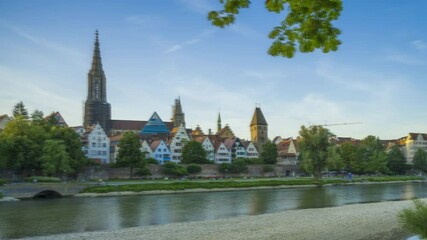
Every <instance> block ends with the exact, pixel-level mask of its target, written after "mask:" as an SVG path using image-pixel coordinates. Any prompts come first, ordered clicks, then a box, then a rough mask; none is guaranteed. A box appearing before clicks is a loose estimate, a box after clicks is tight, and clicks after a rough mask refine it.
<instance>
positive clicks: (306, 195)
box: [298, 187, 337, 208]
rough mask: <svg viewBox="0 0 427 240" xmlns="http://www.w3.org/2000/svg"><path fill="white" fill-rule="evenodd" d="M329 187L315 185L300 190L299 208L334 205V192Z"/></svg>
mask: <svg viewBox="0 0 427 240" xmlns="http://www.w3.org/2000/svg"><path fill="white" fill-rule="evenodd" d="M328 190H330V188H325V187H315V188H307V189H304V190H303V191H301V193H300V196H299V204H298V207H299V208H321V207H332V206H336V205H337V204H336V194H334V193H333V192H331V191H328Z"/></svg>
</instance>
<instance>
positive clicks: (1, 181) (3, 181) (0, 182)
mask: <svg viewBox="0 0 427 240" xmlns="http://www.w3.org/2000/svg"><path fill="white" fill-rule="evenodd" d="M5 183H6V179H1V178H0V186H3V185H4V184H5Z"/></svg>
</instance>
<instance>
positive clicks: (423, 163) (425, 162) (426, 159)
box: [412, 148, 427, 173]
mask: <svg viewBox="0 0 427 240" xmlns="http://www.w3.org/2000/svg"><path fill="white" fill-rule="evenodd" d="M412 164H413V168H414V169H417V170H420V171H423V172H425V173H427V154H426V152H425V151H424V149H422V148H418V149H417V151H415V154H414V158H413V160H412Z"/></svg>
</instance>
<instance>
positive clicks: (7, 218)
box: [0, 183, 427, 239]
mask: <svg viewBox="0 0 427 240" xmlns="http://www.w3.org/2000/svg"><path fill="white" fill-rule="evenodd" d="M426 197H427V183H394V184H371V185H353V186H333V187H315V188H294V189H272V190H250V191H235V192H211V193H186V194H171V195H140V196H124V197H102V198H63V199H48V200H25V201H18V202H0V239H3V238H18V237H26V236H39V235H51V234H59V233H69V232H83V231H98V230H112V229H120V228H127V227H136V226H146V225H157V224H166V223H172V222H185V221H198V220H208V219H219V218H229V217H234V216H240V215H257V214H263V213H273V212H278V211H284V210H289V209H302V208H321V207H331V206H339V205H345V204H351V203H363V202H379V201H390V200H402V199H413V198H426Z"/></svg>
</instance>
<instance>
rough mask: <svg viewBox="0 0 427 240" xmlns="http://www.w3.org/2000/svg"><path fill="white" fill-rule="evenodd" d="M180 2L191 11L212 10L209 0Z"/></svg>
mask: <svg viewBox="0 0 427 240" xmlns="http://www.w3.org/2000/svg"><path fill="white" fill-rule="evenodd" d="M180 2H181V3H182V4H184V6H185V7H186V8H188V9H190V10H191V11H193V12H195V13H199V14H207V13H208V12H209V11H212V10H214V6H213V5H212V1H211V0H180Z"/></svg>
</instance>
